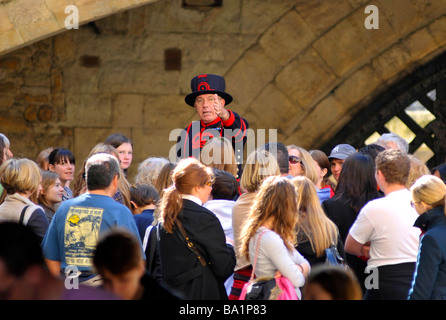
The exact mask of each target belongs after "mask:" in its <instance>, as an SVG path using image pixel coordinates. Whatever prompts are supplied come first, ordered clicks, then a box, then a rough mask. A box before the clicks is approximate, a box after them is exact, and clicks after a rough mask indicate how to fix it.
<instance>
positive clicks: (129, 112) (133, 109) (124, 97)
mask: <svg viewBox="0 0 446 320" xmlns="http://www.w3.org/2000/svg"><path fill="white" fill-rule="evenodd" d="M143 103H144V97H143V96H142V95H137V94H121V95H118V96H117V97H116V98H115V99H114V100H113V102H112V108H113V121H112V126H113V127H116V128H132V127H140V126H142V125H143Z"/></svg>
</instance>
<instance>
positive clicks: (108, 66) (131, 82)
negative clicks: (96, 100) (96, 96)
mask: <svg viewBox="0 0 446 320" xmlns="http://www.w3.org/2000/svg"><path fill="white" fill-rule="evenodd" d="M102 66H103V67H102V68H101V72H100V74H99V82H98V87H99V90H100V91H102V92H114V93H141V94H172V93H173V94H175V93H179V84H178V71H171V72H165V71H164V66H163V65H161V64H160V63H156V62H150V61H148V62H145V63H138V62H134V61H126V60H120V61H109V62H104V63H103V64H102ZM136 70H137V72H136Z"/></svg>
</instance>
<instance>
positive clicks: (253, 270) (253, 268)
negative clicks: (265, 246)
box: [249, 230, 269, 281]
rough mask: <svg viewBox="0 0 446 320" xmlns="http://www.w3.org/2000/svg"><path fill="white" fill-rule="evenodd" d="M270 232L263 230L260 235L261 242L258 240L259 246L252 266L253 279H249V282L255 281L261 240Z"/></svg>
mask: <svg viewBox="0 0 446 320" xmlns="http://www.w3.org/2000/svg"><path fill="white" fill-rule="evenodd" d="M268 231H269V230H263V231H262V232H261V233H260V235H259V240H257V245H256V253H255V256H254V263H253V264H252V272H251V278H250V279H249V281H252V280H254V274H255V270H256V263H257V256H258V254H259V249H260V240H262V236H263V235H264V234H265V233H266V232H268Z"/></svg>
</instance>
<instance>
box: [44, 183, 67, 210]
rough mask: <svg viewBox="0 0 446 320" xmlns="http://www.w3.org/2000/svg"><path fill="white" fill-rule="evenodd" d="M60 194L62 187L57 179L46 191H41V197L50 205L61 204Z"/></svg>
mask: <svg viewBox="0 0 446 320" xmlns="http://www.w3.org/2000/svg"><path fill="white" fill-rule="evenodd" d="M62 194H63V187H62V184H61V183H60V179H57V180H56V183H55V184H53V185H52V186H50V187H49V188H48V189H46V190H42V196H44V197H45V199H46V200H47V201H48V202H50V203H52V204H54V203H59V202H61V201H62Z"/></svg>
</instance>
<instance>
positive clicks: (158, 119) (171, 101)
mask: <svg viewBox="0 0 446 320" xmlns="http://www.w3.org/2000/svg"><path fill="white" fill-rule="evenodd" d="M196 117H197V116H196V111H195V109H194V108H192V107H190V106H189V105H187V104H186V103H185V102H184V96H183V95H160V96H155V95H147V96H146V97H145V98H144V102H143V116H142V119H143V120H142V121H143V127H144V128H159V129H162V128H169V130H174V129H177V128H178V129H183V128H185V127H187V126H188V125H189V123H190V121H191V120H192V119H193V118H196Z"/></svg>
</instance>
